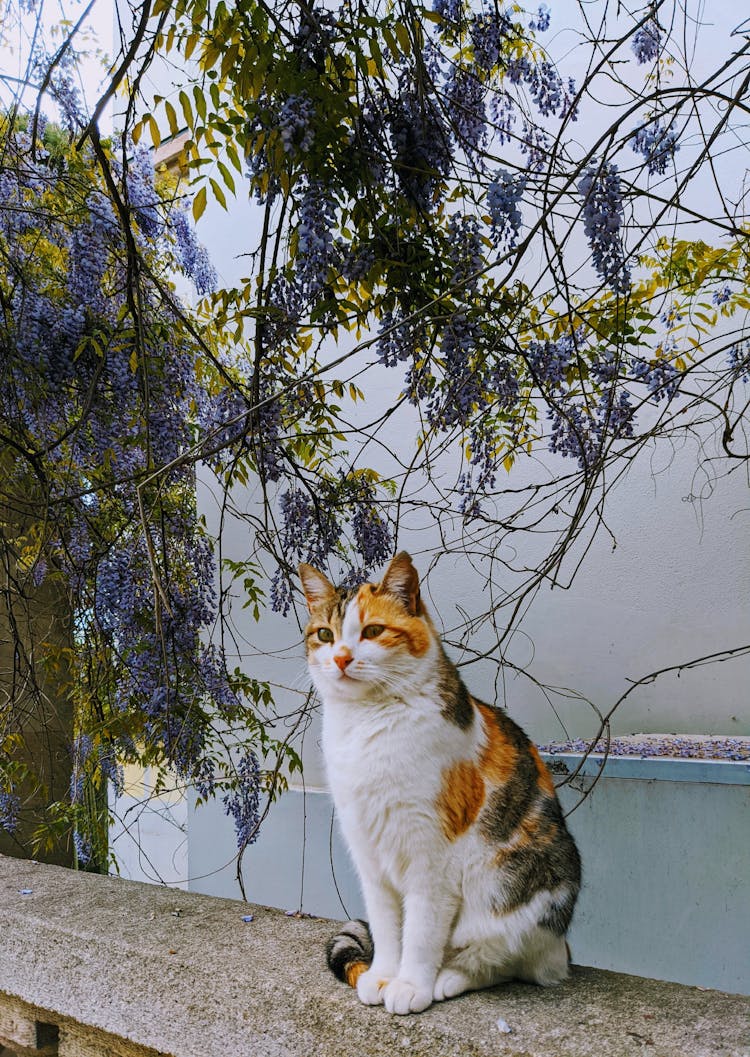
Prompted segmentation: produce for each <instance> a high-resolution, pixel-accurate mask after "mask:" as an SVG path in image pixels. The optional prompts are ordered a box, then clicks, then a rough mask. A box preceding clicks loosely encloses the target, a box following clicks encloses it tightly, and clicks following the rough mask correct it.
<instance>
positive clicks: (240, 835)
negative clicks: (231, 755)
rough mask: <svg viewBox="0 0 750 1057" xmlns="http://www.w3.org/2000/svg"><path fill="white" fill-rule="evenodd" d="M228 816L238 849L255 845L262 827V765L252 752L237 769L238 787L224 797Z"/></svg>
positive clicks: (244, 756)
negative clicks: (230, 819) (260, 807)
mask: <svg viewBox="0 0 750 1057" xmlns="http://www.w3.org/2000/svg"><path fill="white" fill-rule="evenodd" d="M222 802H223V804H224V807H225V809H226V812H227V814H228V815H231V817H232V819H233V820H234V828H235V831H236V834H237V847H238V848H245V847H247V845H248V844H254V843H255V841H256V840H257V838H258V829H259V827H260V813H259V805H260V765H259V763H258V757H257V756H256V755H255V753H254V752H253V751H252V750H250V751H249V752H246V753H245V754H244V755H243V756H242V757H241V759H240V761H239V763H238V764H237V767H236V785H235V787H234V788H233V789H230V790H229V792H227V793H226V794H225V795H224V796H223V797H222Z"/></svg>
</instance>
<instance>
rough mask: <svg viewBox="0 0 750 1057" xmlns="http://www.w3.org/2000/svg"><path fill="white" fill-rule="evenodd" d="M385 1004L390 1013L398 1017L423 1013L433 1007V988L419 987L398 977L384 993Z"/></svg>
mask: <svg viewBox="0 0 750 1057" xmlns="http://www.w3.org/2000/svg"><path fill="white" fill-rule="evenodd" d="M383 1002H384V1004H385V1008H386V1009H387V1010H388V1012H389V1013H396V1014H397V1015H398V1016H403V1015H404V1014H406V1013H421V1012H422V1010H423V1009H427V1007H428V1006H431V1005H432V988H431V987H417V985H416V984H412V983H411V982H410V981H409V980H402V979H401V978H400V977H396V979H395V980H391V982H390V983H389V984H388V986H387V987H386V988H385V990H384V991H383Z"/></svg>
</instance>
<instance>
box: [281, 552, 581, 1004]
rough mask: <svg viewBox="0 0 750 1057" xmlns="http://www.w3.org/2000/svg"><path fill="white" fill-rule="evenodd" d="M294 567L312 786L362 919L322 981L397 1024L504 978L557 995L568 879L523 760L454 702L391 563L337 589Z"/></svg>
mask: <svg viewBox="0 0 750 1057" xmlns="http://www.w3.org/2000/svg"><path fill="white" fill-rule="evenodd" d="M299 571H300V578H301V580H302V586H303V589H304V592H305V597H306V599H307V604H308V607H309V610H310V622H309V624H308V625H307V628H306V632H305V638H306V645H307V660H308V666H309V670H310V675H311V677H312V680H313V683H314V684H315V686H316V688H317V690H318V692H319V693H320V696H321V698H322V700H323V753H324V756H325V761H326V768H327V772H328V779H329V783H330V788H331V792H332V794H333V799H334V803H335V805H336V813H337V816H338V819H339V822H340V824H341V828H342V831H343V834H344V837H345V839H346V841H347V844H348V845H349V849H350V851H351V854H352V858H353V860H354V864H355V866H356V869H357V872H358V874H359V878H360V883H361V885H362V891H363V895H364V900H365V906H366V908H367V915H368V919H369V924H368V923H366V922H363V921H353V922H348V923H347V924H346V925H345V926H343V928H342V930H341V932H339V933H338V934H337V935H336V936H334V937H333V938H332V939H331V940H330V942H329V944H328V964H329V966H330V968H331V969H332V970H333V972H334V973H335V974H336V976H338V977H339V979H342V980H345V981H346V982H348V983H349V984H351V985H352V986H353V987H356V989H357V994H358V995H359V998H360V999H361V1001H362V1002H364V1003H365V1004H367V1005H378V1004H383V1005H384V1006H385V1008H386V1009H387V1010H388V1011H389V1012H390V1013H398V1014H405V1013H418V1012H420V1011H421V1010H423V1009H426V1008H427V1007H428V1006H429V1005H431V1004H432V1002H439V1001H442V1000H443V999H446V998H452V997H453V996H455V995H460V994H462V993H463V992H465V991H471V990H476V989H477V988H482V987H491V986H493V985H494V984H498V983H500V982H502V981H504V980H510V979H521V980H529V981H533V982H535V983H538V984H543V985H549V984H556V983H559V982H560V981H561V980H563V979H564V978H565V977H566V976H567V973H568V949H567V944H566V942H565V934H566V932H567V930H568V927H569V925H570V920H571V917H572V914H573V908H574V906H575V902H576V898H577V895H578V890H579V887H580V877H581V867H580V858H579V855H578V851H577V849H576V846H575V843H574V841H573V838H572V837H571V835H570V833H569V832H568V829H567V827H566V825H565V821H564V819H563V815H562V811H561V808H560V804H559V802H558V799H557V796H556V794H555V786H554V783H553V781H552V777H551V775H550V773H549V771H548V770H547V768H546V767H545V765H544V763H543V761H542V760H541V758H540V756H539V753H538V752H537V750H536V748H535V747H534V745H532V743H531V742H530V741H529V739H528V738H527V736H526V735H525V734H524V732H523V731H522V730H521V728H520V727H519V726H518V725H517V724H516V723H514V722H513V720H511V719H510V718H509V717H508V716H507V715H506V714H505V712H504V711H503V710H502V709H500V708H497V707H493V706H490V705H486V704H484V703H483V702H481V701H478V700H477V699H476V698H474V697H472V695H471V694H470V693H469V691H468V690H467V688H466V686H465V685H464V683H463V682H462V680H461V677H460V675H459V673H458V671H457V669H456V667H455V665H454V664H453V663H452V662H451V661H450V660H449V658H448V656H447V655H446V653H445V650H444V648H443V644H442V642H441V641H440V638H439V637H438V635H437V632H436V630H435V627H434V625H433V623H432V621H431V619H430V617H429V615H428V613H427V611H426V609H425V607H424V604H423V602H422V600H421V597H420V592H419V577H418V575H417V572H416V570H415V568H414V565H413V564H412V560H411V558H410V556H409V555H408V554H407V553H406V552H403V551H402V552H401V553H400V554H397V555H396V557H395V558H394V559H393V560H392V561H391V563H390V565H389V566H388V568H387V569H386V571H385V574H384V575H383V579H382V580H381V581H380V583H379V584H374V583H366V584H362V585H361V586H359V587H356V588H352V589H350V588H336V587H334V586H333V584H331V583H330V581H329V580H328V579H327V577H325V576H324V575H323V574H322V573H320V572H318V570H316V569H313V568H312V567H311V566H309V565H304V564H303V565H301V566H300V570H299Z"/></svg>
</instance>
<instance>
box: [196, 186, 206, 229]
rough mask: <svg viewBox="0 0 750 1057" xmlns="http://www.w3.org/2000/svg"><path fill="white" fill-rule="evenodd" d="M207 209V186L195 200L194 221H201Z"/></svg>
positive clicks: (199, 192) (202, 188)
mask: <svg viewBox="0 0 750 1057" xmlns="http://www.w3.org/2000/svg"><path fill="white" fill-rule="evenodd" d="M205 208H206V188H205V185H204V186H203V187H201V189H200V190H199V191H198V194H197V195H196V196H195V198H194V199H193V220H196V221H197V220H200V218H201V217H202V216H203V212H204V210H205Z"/></svg>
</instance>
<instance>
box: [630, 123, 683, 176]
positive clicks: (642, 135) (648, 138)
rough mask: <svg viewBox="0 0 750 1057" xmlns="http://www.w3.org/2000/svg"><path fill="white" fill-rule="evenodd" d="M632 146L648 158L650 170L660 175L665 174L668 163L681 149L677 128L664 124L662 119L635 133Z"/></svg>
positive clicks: (631, 139)
mask: <svg viewBox="0 0 750 1057" xmlns="http://www.w3.org/2000/svg"><path fill="white" fill-rule="evenodd" d="M630 146H631V147H632V148H633V150H634V151H635V152H636V153H637V154H642V155H643V157H644V158H645V159H646V164H647V166H648V171H649V172H650V173H651V174H652V175H659V176H663V175H664V173H665V172H666V171H667V165H668V164H669V162H670V161H672V159H673V158H674V156H675V154H676V153H677V151H678V150H679V149H680V145H679V143H678V142H677V133H676V132H675V130H674V129H673V128H671V127H668V126H666V125H663V124H662V123H661V121H660V120H655V121H652V122H651V123H650V124H649V125H645V126H644V127H643V128H639V129H638V131H637V132H635V133H633V135H632V136H631V138H630Z"/></svg>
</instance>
